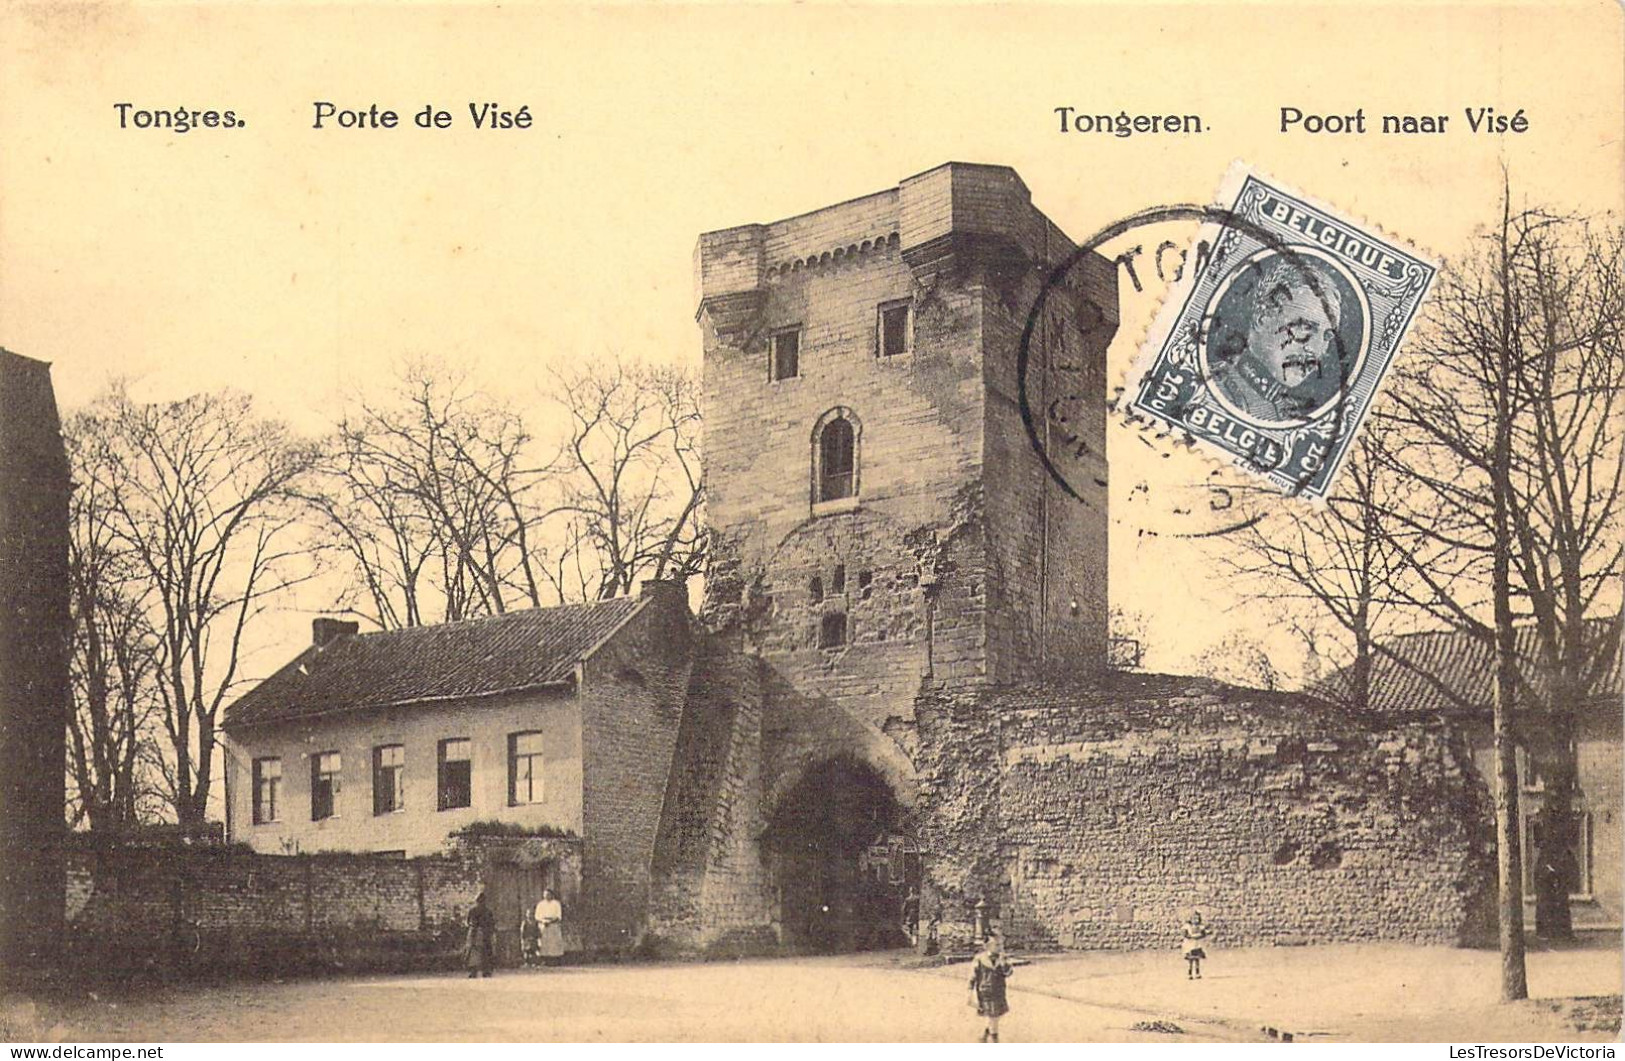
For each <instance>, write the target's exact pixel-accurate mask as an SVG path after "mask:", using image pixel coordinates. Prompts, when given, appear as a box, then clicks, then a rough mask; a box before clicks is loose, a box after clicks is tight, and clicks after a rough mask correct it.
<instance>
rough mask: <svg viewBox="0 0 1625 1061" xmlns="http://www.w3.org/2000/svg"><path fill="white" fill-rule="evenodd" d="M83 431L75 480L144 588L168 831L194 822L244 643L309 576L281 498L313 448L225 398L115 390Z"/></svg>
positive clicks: (292, 514) (202, 809) (245, 404)
mask: <svg viewBox="0 0 1625 1061" xmlns="http://www.w3.org/2000/svg"><path fill="white" fill-rule="evenodd" d="M85 420H86V424H87V425H89V431H88V433H89V435H90V437H94V438H96V439H97V440H98V441H97V443H96V450H95V452H94V454H90V453H86V454H84V456H85V457H86V458H87V459H86V460H85V462H84V463H83V464H82V465H81V466H80V467H79V468H76V469H75V471H76V475H77V476H79V477H81V489H89V490H93V491H95V493H96V496H97V497H98V499H99V500H98V504H105V511H106V513H107V516H106V526H107V531H108V540H109V541H110V542H112V543H114V544H116V546H117V548H118V549H120V550H121V551H123V552H124V553H126V554H127V556H128V558H129V563H130V565H131V568H132V572H131V578H132V579H133V580H136V581H139V582H144V583H145V584H146V588H145V590H144V592H142V593H141V594H140V596H138V597H137V598H135V601H137V602H139V603H140V605H141V611H142V612H143V613H144V614H143V617H142V619H143V621H145V622H147V623H149V624H150V626H151V629H152V631H153V637H154V640H155V643H156V645H155V658H156V660H157V663H158V666H157V667H156V668H155V673H154V674H153V679H152V682H151V686H150V688H151V692H152V694H153V695H154V697H155V699H156V702H157V706H158V708H159V712H158V713H159V717H160V722H161V725H162V729H163V732H164V735H165V737H166V738H167V745H168V747H167V749H166V752H167V755H166V758H167V760H168V764H167V765H168V767H169V770H168V773H167V777H168V781H169V785H170V792H169V799H170V802H171V803H172V805H173V807H174V810H175V814H176V817H177V819H178V820H179V821H180V823H181V824H182V825H191V824H196V823H201V822H202V821H203V820H204V818H205V816H206V812H207V805H208V798H209V790H210V785H211V781H212V774H213V762H214V749H215V729H216V723H217V720H218V718H219V712H220V708H221V706H222V704H223V703H224V701H225V699H226V698H227V696H228V695H229V694H230V693H231V691H232V689H233V688H234V686H235V685H236V683H237V681H238V678H239V666H240V663H241V660H242V652H243V647H244V633H245V631H246V630H247V629H248V628H249V626H250V624H251V623H252V622H253V621H254V620H255V618H256V617H257V616H259V615H260V614H261V613H262V612H263V611H264V610H265V609H266V608H267V607H268V606H269V605H270V604H271V603H272V602H273V601H274V600H275V599H277V598H278V597H279V596H280V595H281V594H282V593H283V592H284V591H286V590H287V589H289V588H290V587H292V586H294V585H296V584H297V583H299V582H302V581H304V580H305V579H307V578H309V577H311V574H312V565H311V563H310V558H309V554H308V551H307V549H306V548H305V542H304V541H303V537H302V535H301V527H300V523H299V520H300V515H301V512H300V510H299V508H298V507H297V506H296V505H295V504H293V503H292V501H293V491H294V490H295V488H296V487H297V485H298V484H299V482H300V480H301V479H302V478H303V476H304V475H305V474H306V473H307V472H308V470H309V469H310V467H311V464H312V462H313V459H314V451H313V450H312V449H311V448H310V447H308V446H304V445H301V444H299V443H298V442H296V441H295V440H294V439H293V438H292V437H291V436H290V434H289V432H288V430H287V428H286V427H285V426H283V425H282V424H279V423H276V422H274V421H269V420H265V419H262V418H260V417H258V416H257V415H255V411H254V407H253V402H252V400H251V399H250V398H248V397H247V396H245V395H240V394H233V393H229V392H227V393H218V394H203V395H197V396H195V397H191V398H187V399H184V400H182V401H176V402H162V403H154V404H144V403H140V402H137V401H135V400H133V399H132V398H131V397H130V396H129V394H128V393H127V391H126V390H124V389H123V388H122V387H115V388H113V390H112V391H111V392H110V393H109V394H108V395H107V396H106V397H105V398H103V399H102V400H101V401H99V402H98V403H97V404H96V405H95V406H93V407H92V408H91V409H90V410H89V411H88V412H87V413H86V414H85Z"/></svg>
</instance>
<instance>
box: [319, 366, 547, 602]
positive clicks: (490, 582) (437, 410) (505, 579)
mask: <svg viewBox="0 0 1625 1061" xmlns="http://www.w3.org/2000/svg"><path fill="white" fill-rule="evenodd" d="M400 382H401V388H400V391H399V393H398V395H397V396H396V399H395V400H394V401H393V402H386V403H378V404H374V403H369V402H365V401H363V402H361V403H359V408H358V409H357V410H356V411H355V412H354V413H352V414H351V415H349V416H347V417H346V418H345V419H344V420H343V421H342V422H341V423H340V424H339V428H338V431H337V433H336V435H335V438H334V440H333V444H332V446H331V452H330V453H329V454H328V456H327V457H326V459H325V460H324V462H323V475H322V476H321V480H320V484H319V485H318V486H317V487H316V488H315V489H314V490H313V491H312V492H311V494H310V501H311V503H312V504H313V505H314V506H315V508H316V510H317V511H318V512H319V513H320V515H321V520H320V522H321V523H322V525H323V527H324V528H325V533H326V534H327V536H328V538H329V540H330V543H331V544H332V545H333V546H334V547H335V550H336V551H337V552H338V553H339V554H340V555H342V556H343V557H344V558H345V560H346V566H347V568H348V570H349V573H350V576H351V581H350V585H349V586H348V587H347V588H346V590H345V591H344V595H343V597H342V599H341V601H340V603H341V604H342V605H343V606H345V607H346V608H347V609H349V610H352V611H355V612H357V613H358V614H361V615H363V616H365V617H366V618H368V619H370V620H371V621H373V622H375V623H377V624H378V625H380V626H383V627H401V626H418V625H421V624H423V623H432V622H440V621H451V620H457V619H465V618H473V617H477V616H481V615H495V614H500V613H501V612H504V611H506V610H507V609H508V608H509V607H510V606H513V605H515V604H517V605H520V606H531V607H534V606H537V605H540V604H542V603H543V589H544V587H545V586H546V584H547V579H546V578H545V577H544V576H543V575H541V574H539V573H538V571H537V569H536V564H537V563H538V557H537V555H536V553H537V543H536V541H535V539H536V538H537V537H538V535H539V534H540V533H541V531H540V528H541V525H542V524H543V523H544V522H545V521H546V520H547V519H548V518H549V517H550V516H552V515H554V514H555V513H553V512H551V511H548V510H546V509H545V508H542V507H540V506H539V503H538V500H539V498H540V497H541V490H540V487H541V486H542V485H543V484H544V483H546V482H548V481H549V479H550V476H551V474H552V467H551V462H545V461H544V462H540V463H538V462H536V461H535V460H534V459H533V451H534V449H535V448H536V445H535V443H534V440H533V439H532V436H531V433H530V431H529V429H528V428H527V427H526V425H525V423H524V421H523V419H522V418H521V417H520V416H519V415H518V414H517V413H516V412H514V411H512V410H511V409H508V408H506V407H505V406H503V405H501V404H499V403H497V402H494V401H492V400H491V399H489V398H487V397H484V396H482V395H479V394H476V393H475V392H474V391H473V389H472V388H471V387H470V386H469V385H468V383H467V381H466V380H465V379H463V378H461V377H458V376H456V375H454V374H452V373H450V372H448V371H446V370H445V369H443V368H439V367H436V366H432V365H426V364H422V363H418V364H410V365H408V366H407V367H406V368H405V370H404V372H403V375H402V379H401V381H400Z"/></svg>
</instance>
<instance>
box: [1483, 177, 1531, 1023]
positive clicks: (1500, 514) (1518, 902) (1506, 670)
mask: <svg viewBox="0 0 1625 1061" xmlns="http://www.w3.org/2000/svg"><path fill="white" fill-rule="evenodd" d="M1511 208H1512V203H1511V195H1510V193H1508V195H1507V198H1506V201H1505V203H1504V205H1503V211H1510V210H1511ZM1507 227H1508V221H1507V218H1506V216H1505V213H1503V216H1502V225H1501V270H1500V277H1499V280H1500V285H1501V336H1500V339H1501V341H1500V342H1499V343H1498V344H1497V346H1498V347H1499V349H1498V350H1497V351H1496V355H1497V361H1498V362H1499V364H1498V366H1497V367H1498V369H1499V373H1498V375H1499V377H1500V380H1499V382H1500V386H1498V387H1497V388H1496V389H1495V453H1494V460H1493V465H1494V466H1493V467H1492V468H1491V477H1492V480H1493V482H1492V490H1491V492H1492V493H1493V495H1494V526H1493V528H1492V530H1493V534H1494V538H1495V540H1494V542H1493V547H1494V553H1493V557H1492V558H1493V562H1494V566H1493V570H1492V573H1491V579H1492V585H1491V589H1492V592H1493V594H1494V597H1495V851H1496V876H1497V878H1498V880H1499V883H1500V906H1499V911H1498V914H1499V916H1498V918H1497V920H1498V921H1499V923H1500V937H1501V1001H1503V1002H1514V1001H1516V1000H1518V999H1522V998H1528V997H1529V980H1528V975H1527V973H1526V971H1525V969H1524V960H1523V850H1522V849H1523V843H1522V837H1521V836H1519V835H1518V833H1519V828H1518V827H1519V821H1518V753H1517V746H1516V744H1515V743H1514V740H1513V732H1512V718H1511V715H1512V706H1513V697H1514V696H1515V695H1516V689H1517V685H1516V682H1517V672H1516V670H1515V668H1516V667H1517V665H1518V661H1517V656H1516V651H1515V648H1516V646H1515V641H1514V638H1515V631H1514V630H1513V627H1512V579H1511V576H1512V532H1511V527H1510V526H1509V523H1510V513H1509V511H1508V507H1509V504H1510V496H1509V495H1510V494H1511V488H1510V487H1511V484H1510V479H1511V466H1512V396H1511V393H1510V390H1511V386H1512V335H1511V328H1512V270H1511V262H1510V261H1509V258H1510V254H1511V252H1510V248H1509V247H1508V246H1507Z"/></svg>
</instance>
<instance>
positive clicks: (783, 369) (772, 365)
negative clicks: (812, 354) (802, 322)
mask: <svg viewBox="0 0 1625 1061" xmlns="http://www.w3.org/2000/svg"><path fill="white" fill-rule="evenodd" d="M768 345H769V349H768V355H767V378H768V379H769V380H771V381H773V382H775V383H776V382H778V381H779V380H781V379H794V378H795V377H796V376H799V375H801V329H800V328H786V329H784V330H783V331H780V332H774V333H773V338H772V340H771V342H770V343H769V344H768Z"/></svg>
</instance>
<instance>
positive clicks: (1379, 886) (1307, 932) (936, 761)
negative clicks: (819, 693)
mask: <svg viewBox="0 0 1625 1061" xmlns="http://www.w3.org/2000/svg"><path fill="white" fill-rule="evenodd" d="M922 717H924V718H925V719H926V720H927V722H926V729H927V730H928V731H930V733H929V737H930V738H931V739H928V740H927V741H925V742H923V744H924V746H925V747H926V748H927V750H928V751H930V752H934V753H935V754H934V755H932V756H931V758H930V759H929V760H928V770H922V779H921V791H922V803H923V808H922V809H924V810H925V813H924V814H923V815H922V822H923V823H924V825H925V828H926V830H927V832H928V835H927V836H925V837H922V840H923V841H924V843H923V844H922V846H924V847H925V848H926V849H927V850H928V851H929V852H930V857H929V859H928V872H929V873H930V875H931V877H932V879H933V883H934V884H936V885H937V888H938V890H939V893H940V894H941V895H942V906H943V908H944V910H945V911H946V910H951V909H954V908H955V907H956V906H958V905H963V904H968V903H972V902H974V901H975V900H976V899H977V898H978V897H982V898H985V899H986V900H987V901H988V902H989V904H990V907H991V908H992V910H993V911H994V912H995V914H996V917H997V919H998V921H999V922H1000V923H1002V925H1003V927H1004V929H1005V932H1006V934H1007V935H1008V936H1009V937H1010V938H1011V939H1012V940H1013V941H1015V942H1017V943H1019V944H1020V945H1023V946H1029V947H1042V946H1060V947H1081V948H1119V947H1123V948H1127V947H1171V946H1175V945H1177V943H1178V940H1179V934H1180V926H1181V924H1182V923H1183V922H1184V920H1185V918H1186V917H1187V916H1188V915H1189V913H1190V911H1191V910H1192V909H1193V908H1199V909H1201V910H1202V912H1203V914H1204V916H1205V917H1206V919H1207V921H1208V923H1209V925H1210V927H1211V928H1212V929H1213V931H1214V936H1215V943H1216V944H1218V945H1224V944H1229V945H1247V944H1259V943H1272V942H1274V943H1294V942H1332V941H1350V940H1396V941H1397V940H1403V941H1414V942H1428V943H1459V942H1463V941H1465V940H1467V939H1470V938H1473V937H1474V936H1476V935H1477V934H1478V933H1479V932H1480V931H1481V930H1482V921H1483V918H1484V916H1485V912H1486V911H1487V909H1488V903H1489V902H1490V891H1489V888H1490V884H1491V880H1492V873H1491V871H1492V867H1493V835H1492V833H1491V831H1490V826H1489V823H1490V822H1491V820H1492V819H1491V816H1490V808H1489V805H1488V802H1487V790H1486V789H1485V787H1484V784H1483V782H1482V780H1481V779H1480V778H1478V776H1477V774H1476V773H1475V772H1474V771H1473V768H1472V765H1471V761H1470V758H1469V757H1468V755H1467V754H1466V749H1465V747H1464V746H1463V745H1462V743H1461V740H1460V738H1459V736H1458V735H1456V734H1454V733H1452V732H1451V731H1450V730H1448V729H1447V728H1445V727H1443V726H1440V725H1420V724H1416V725H1405V726H1400V727H1388V726H1385V725H1383V724H1381V723H1375V722H1370V721H1365V720H1360V719H1355V718H1351V717H1349V716H1348V715H1347V714H1344V713H1340V712H1337V711H1336V710H1334V709H1332V708H1330V707H1328V706H1327V705H1324V704H1321V703H1320V702H1319V701H1316V700H1313V699H1312V698H1309V697H1305V696H1300V695H1294V694H1270V693H1262V692H1258V691H1255V690H1245V689H1235V688H1231V687H1226V686H1221V685H1218V684H1217V683H1212V682H1206V681H1201V680H1198V679H1190V678H1176V677H1170V676H1157V675H1117V676H1114V677H1113V678H1111V679H1109V680H1107V681H1105V682H1102V683H1101V684H1100V685H1098V686H1080V687H1077V688H1071V689H1068V688H1059V687H1055V686H1046V687H1040V688H1035V689H1031V690H1020V689H1006V690H994V691H989V692H987V693H983V694H975V695H966V696H961V697H957V698H949V699H940V700H938V701H936V702H935V704H934V705H932V707H931V709H929V710H926V711H925V712H923V716H922Z"/></svg>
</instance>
